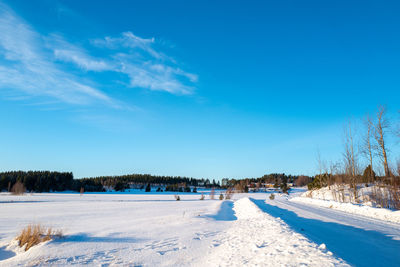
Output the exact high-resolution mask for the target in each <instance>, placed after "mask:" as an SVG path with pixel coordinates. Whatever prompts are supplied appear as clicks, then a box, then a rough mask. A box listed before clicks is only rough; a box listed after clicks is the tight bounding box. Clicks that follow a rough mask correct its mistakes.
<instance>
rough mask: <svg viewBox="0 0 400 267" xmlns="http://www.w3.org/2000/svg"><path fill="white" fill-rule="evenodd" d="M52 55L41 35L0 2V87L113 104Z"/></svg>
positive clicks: (65, 100)
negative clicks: (67, 70)
mask: <svg viewBox="0 0 400 267" xmlns="http://www.w3.org/2000/svg"><path fill="white" fill-rule="evenodd" d="M51 58H52V57H51V56H50V55H49V51H47V50H46V49H45V46H44V40H43V36H41V35H40V34H39V33H37V32H35V31H34V30H33V29H32V28H31V27H30V26H29V25H28V24H27V23H26V22H24V21H23V20H22V19H21V18H19V17H18V16H17V15H16V14H15V13H14V12H13V11H12V10H10V9H9V8H8V7H7V6H5V5H4V4H1V3H0V87H2V88H13V89H19V90H22V91H24V92H25V93H27V94H30V95H35V96H40V95H46V96H51V97H55V98H57V99H59V100H61V101H63V102H68V103H74V104H87V103H91V102H93V101H101V102H105V103H108V104H111V105H115V104H114V103H113V102H114V101H113V100H112V99H111V98H110V97H109V96H107V95H106V94H104V93H103V92H101V91H100V90H98V89H96V88H94V87H92V86H90V85H88V84H84V83H82V82H80V81H79V79H78V78H77V77H75V76H74V75H72V74H69V73H68V72H66V71H64V70H62V69H61V68H60V67H59V66H57V65H56V64H55V63H54V62H53V61H52V60H51Z"/></svg>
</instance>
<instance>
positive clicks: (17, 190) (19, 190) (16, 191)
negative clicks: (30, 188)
mask: <svg viewBox="0 0 400 267" xmlns="http://www.w3.org/2000/svg"><path fill="white" fill-rule="evenodd" d="M25 191H26V189H25V186H24V184H23V183H21V182H20V181H18V182H16V183H15V184H14V185H13V186H12V188H11V194H13V195H22V194H24V193H25Z"/></svg>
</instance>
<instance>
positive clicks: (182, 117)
mask: <svg viewBox="0 0 400 267" xmlns="http://www.w3.org/2000/svg"><path fill="white" fill-rule="evenodd" d="M399 11H400V4H399V3H398V2H397V1H351V2H349V1H218V2H217V1H112V2H111V1H75V0H69V1H50V0H47V1H22V0H13V1H0V112H1V114H2V116H0V123H1V125H2V127H1V129H2V130H1V131H0V148H1V149H0V151H1V152H2V153H0V170H15V169H22V170H30V169H35V170H37V169H39V170H59V171H73V173H74V175H75V177H84V176H99V175H114V174H125V173H152V174H160V175H185V176H192V177H197V178H201V177H207V178H217V179H219V178H222V177H238V178H240V177H257V176H261V175H263V174H265V173H271V172H285V173H292V174H314V173H315V172H316V169H317V168H316V154H317V151H318V150H319V151H320V153H321V156H322V157H323V158H324V159H325V160H326V161H327V162H329V161H337V160H340V158H341V153H342V132H343V129H342V128H343V124H344V123H345V122H346V120H348V119H351V120H354V121H357V120H359V119H360V118H362V117H363V116H365V114H367V113H372V112H374V111H375V110H376V107H377V106H378V105H380V104H384V105H386V106H387V108H388V110H389V116H390V118H392V120H393V121H394V120H395V119H397V120H398V114H397V111H398V110H399V109H400V107H399V104H398V100H399V99H400V89H399V85H400V79H399V77H400V76H399V73H400V72H399V71H400V50H399V47H400V34H399V29H400V17H399V16H398V14H399ZM390 141H391V142H392V144H391V145H392V151H391V160H392V161H393V162H394V161H395V160H396V159H397V158H398V155H399V154H398V151H399V149H398V143H396V142H395V141H394V140H390Z"/></svg>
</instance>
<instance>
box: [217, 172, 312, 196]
mask: <svg viewBox="0 0 400 267" xmlns="http://www.w3.org/2000/svg"><path fill="white" fill-rule="evenodd" d="M311 181H312V178H311V177H308V176H304V175H300V176H299V175H286V174H284V173H271V174H265V175H263V176H261V177H258V178H244V179H230V178H224V179H222V183H221V185H222V187H223V188H234V189H235V190H236V191H237V192H245V193H247V192H248V191H249V190H252V191H258V190H259V189H260V188H263V187H265V186H267V185H273V187H274V188H280V189H281V190H282V191H283V192H287V191H288V190H289V186H288V184H289V183H290V184H293V185H296V186H304V185H306V184H308V183H309V182H311Z"/></svg>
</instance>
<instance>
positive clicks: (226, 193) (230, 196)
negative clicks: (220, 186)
mask: <svg viewBox="0 0 400 267" xmlns="http://www.w3.org/2000/svg"><path fill="white" fill-rule="evenodd" d="M232 195H233V190H232V189H231V188H228V189H227V190H226V192H225V199H231V198H232Z"/></svg>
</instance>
